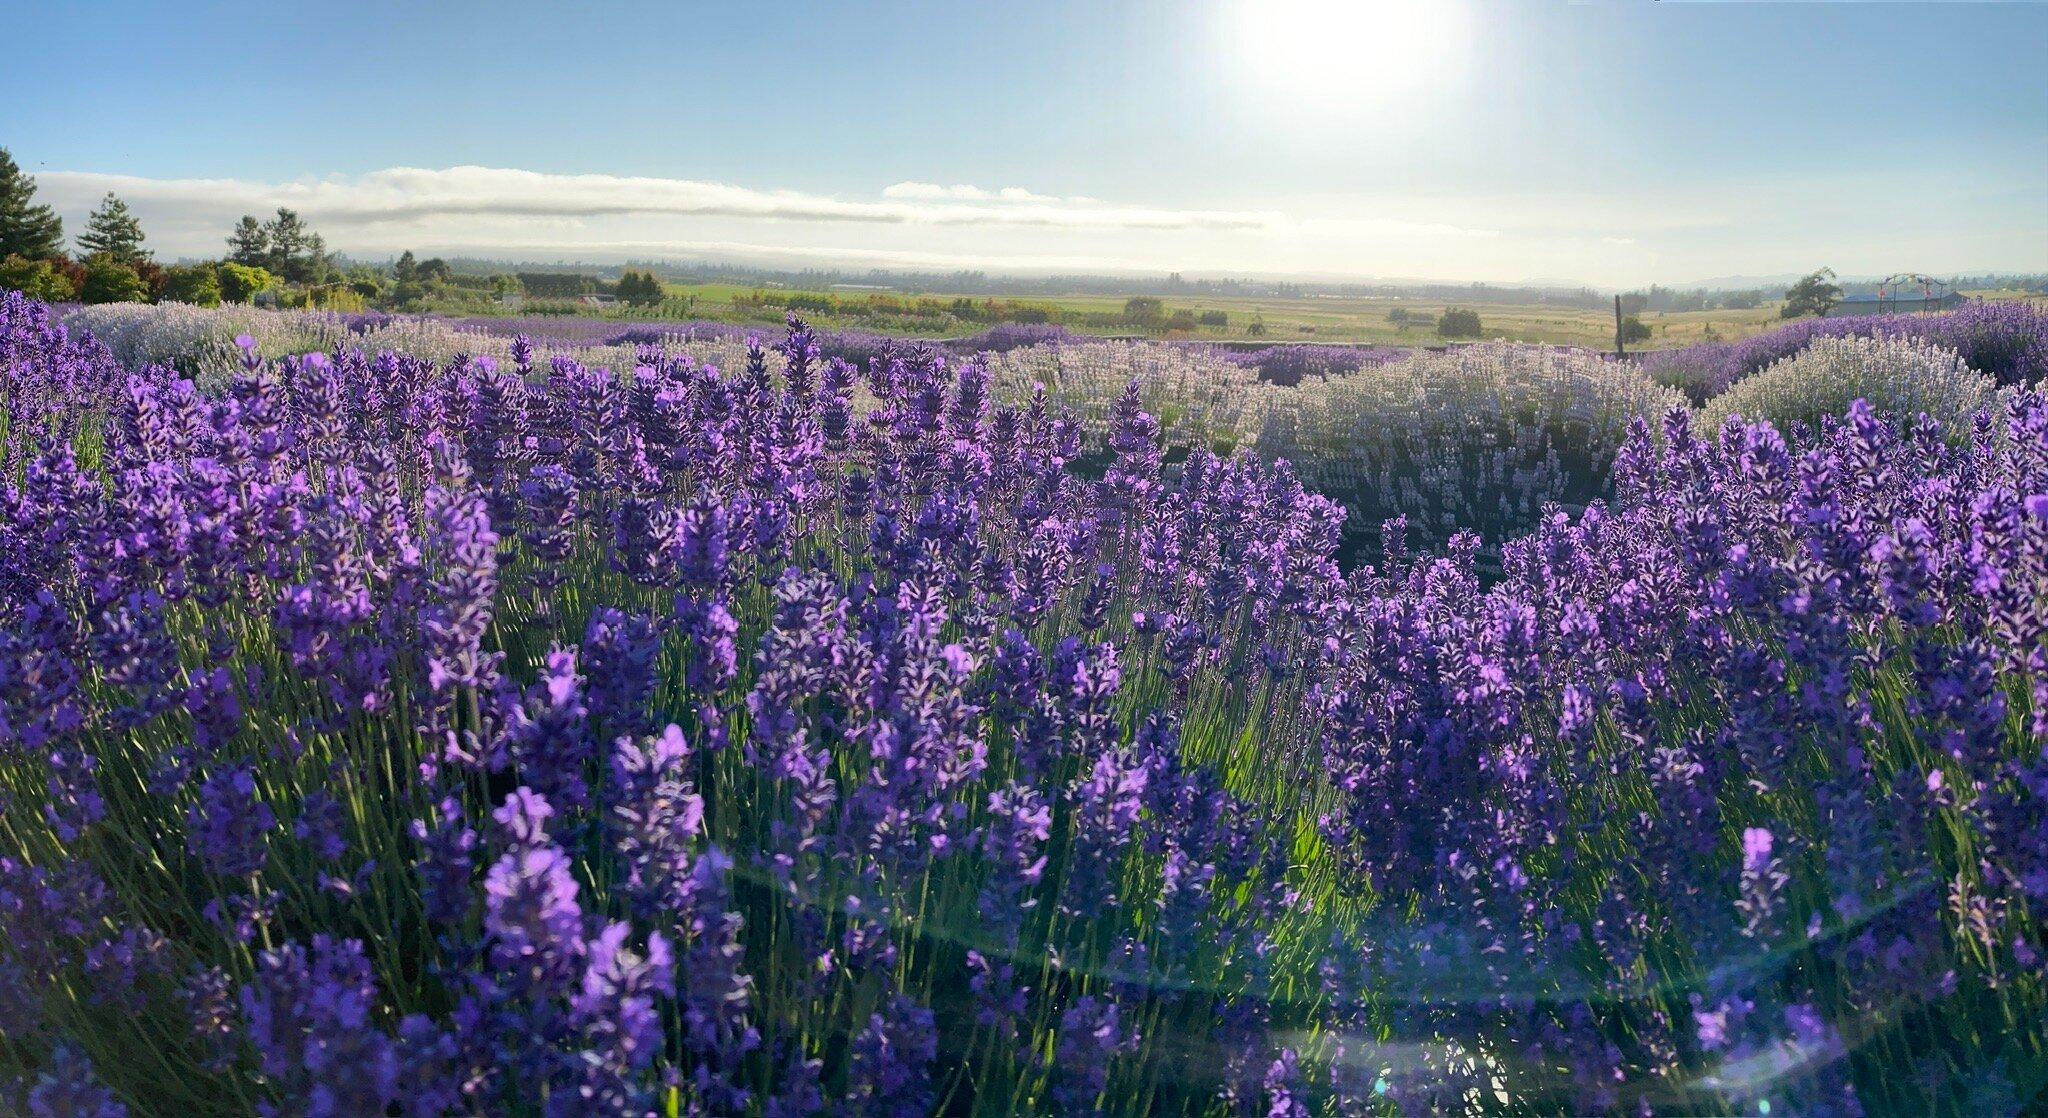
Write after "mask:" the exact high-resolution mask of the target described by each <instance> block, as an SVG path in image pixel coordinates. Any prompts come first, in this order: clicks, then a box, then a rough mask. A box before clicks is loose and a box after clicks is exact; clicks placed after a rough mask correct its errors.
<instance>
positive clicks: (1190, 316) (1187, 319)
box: [1166, 308, 1195, 330]
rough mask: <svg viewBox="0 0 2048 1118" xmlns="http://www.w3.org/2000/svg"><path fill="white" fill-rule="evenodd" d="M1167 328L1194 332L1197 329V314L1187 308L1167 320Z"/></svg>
mask: <svg viewBox="0 0 2048 1118" xmlns="http://www.w3.org/2000/svg"><path fill="white" fill-rule="evenodd" d="M1166 328H1167V329H1168V330H1193V329H1194V328H1195V312H1193V311H1191V310H1188V309H1186V308H1182V309H1180V310H1177V311H1175V312H1173V317H1172V318H1169V319H1167V320H1166Z"/></svg>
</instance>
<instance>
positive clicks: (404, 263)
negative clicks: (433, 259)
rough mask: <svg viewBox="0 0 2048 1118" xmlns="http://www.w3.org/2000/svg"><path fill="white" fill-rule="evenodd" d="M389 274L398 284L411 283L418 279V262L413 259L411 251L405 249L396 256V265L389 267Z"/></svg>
mask: <svg viewBox="0 0 2048 1118" xmlns="http://www.w3.org/2000/svg"><path fill="white" fill-rule="evenodd" d="M391 272H392V274H393V275H395V276H397V277H398V282H400V283H411V282H412V281H414V280H416V279H418V278H419V275H420V262H419V261H418V260H415V259H413V255H412V250H411V249H406V250H405V251H404V252H402V253H400V254H399V255H398V263H396V264H394V265H392V266H391Z"/></svg>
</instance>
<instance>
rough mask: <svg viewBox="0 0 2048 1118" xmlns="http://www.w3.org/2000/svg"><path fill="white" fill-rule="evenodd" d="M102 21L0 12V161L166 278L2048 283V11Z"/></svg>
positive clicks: (1723, 8) (10, 8) (1743, 8)
mask: <svg viewBox="0 0 2048 1118" xmlns="http://www.w3.org/2000/svg"><path fill="white" fill-rule="evenodd" d="M90 7H91V10H87V8H88V6H86V5H57V4H47V3H34V4H28V3H20V4H17V3H14V0H5V2H4V5H0V17H4V19H5V26H7V27H8V28H9V29H10V38H11V39H13V41H14V42H15V43H16V44H18V45H17V46H15V47H13V48H10V49H8V51H7V53H8V55H9V57H8V70H9V73H10V78H9V80H8V82H7V85H8V87H9V91H10V92H9V96H8V97H7V98H6V99H5V100H4V101H0V146H6V147H8V148H9V149H11V150H12V151H13V153H14V155H15V157H16V159H17V160H18V161H19V162H20V163H22V165H23V166H24V167H25V168H26V169H28V170H29V171H30V172H31V173H34V174H36V175H38V176H39V178H40V179H41V180H42V181H43V182H44V184H45V186H44V189H45V193H46V194H48V195H49V196H50V197H51V198H52V199H53V200H54V201H56V202H57V203H58V205H59V207H60V209H61V210H63V211H64V212H65V213H66V215H67V217H72V218H74V219H75V218H77V217H79V216H82V214H83V213H84V211H85V210H86V209H87V208H89V207H90V205H91V203H92V202H93V200H95V199H96V198H97V197H98V196H99V195H100V194H101V193H103V192H104V191H105V190H107V189H110V188H111V189H114V190H116V191H117V192H119V193H121V194H122V195H123V196H124V197H127V198H129V199H130V201H131V202H132V203H133V204H134V205H135V207H136V209H137V210H138V212H140V213H141V214H142V215H143V217H144V218H145V223H146V227H148V228H149V229H150V230H151V233H152V237H153V238H154V240H155V241H156V243H157V244H158V246H159V249H160V251H162V252H164V253H166V254H169V255H178V254H182V253H198V252H214V251H217V248H216V246H217V245H218V244H219V238H220V237H221V236H222V235H224V233H225V226H226V224H227V223H228V222H230V221H231V220H232V218H233V215H234V214H235V213H239V212H242V211H244V210H254V209H258V208H261V207H264V206H266V205H274V204H279V203H283V204H294V205H297V206H299V207H300V208H301V209H302V210H303V211H304V212H305V213H307V215H308V216H309V217H310V218H311V219H312V220H313V221H314V224H315V226H316V227H317V228H320V229H321V230H322V231H323V232H325V233H326V234H327V236H328V239H329V240H330V242H331V243H333V244H334V245H336V246H337V247H340V248H342V249H345V250H351V251H356V252H359V253H362V254H365V255H381V254H384V253H388V252H390V251H394V250H395V249H397V248H401V247H418V248H422V249H430V250H442V251H478V252H484V251H492V252H497V253H500V254H506V255H515V256H518V255H524V256H531V257H539V256H543V255H566V256H570V257H585V258H591V259H601V258H612V257H618V256H623V255H633V256H641V257H647V256H655V255H673V256H678V257H684V256H726V257H735V258H748V259H756V260H761V261H765V262H775V263H803V262H822V263H840V264H858V263H875V264H882V265H894V266H919V267H933V266H966V267H974V266H979V267H989V268H994V269H1014V270H1047V269H1051V270H1075V269H1084V270H1101V271H1112V270H1153V269H1156V270H1165V269H1169V268H1178V269H1181V270H1184V271H1190V272H1228V273H1291V274H1303V275H1379V276H1427V277H1433V278H1444V279H1487V280H1518V279H1531V278H1569V279H1580V280H1585V281H1588V282H1593V283H1598V284H1609V285H1620V284H1634V283H1641V282H1647V281H1651V280H1661V281H1665V282H1682V281H1687V280H1693V279H1701V278H1706V277H1711V276H1720V275H1728V274H1768V273H1778V272H1785V271H1792V270H1804V269H1806V268H1810V267H1814V266H1817V265H1820V264H1831V265H1833V266H1834V267H1836V268H1837V269H1838V270H1840V271H1843V272H1845V273H1848V272H1888V271H1892V270H1898V269H1919V270H1931V271H1953V270H1959V269H1993V268H1997V269H2015V270H2018V269H2048V82H2044V81H2043V80H2042V78H2041V60H2042V59H2043V58H2048V5H2044V4H1962V3H1939V4H1891V3H1860V4H1818V3H1815V4H1719V3H1698V4H1676V3H1663V4H1653V3H1598V4H1595V3H1587V4H1566V3H1552V2H1543V3H1538V2H1533V0H1531V2H1499V0H1440V2H1436V3H1429V4H1408V3H1398V2H1381V3H1366V4H1363V5H1360V4H1356V3H1349V4H1345V3H1335V2H1331V0H1281V2H1273V0H1264V2H1261V0H1217V2H1213V3H1186V4H1168V3H1136V4H1124V5H1119V4H1111V3H1069V2H1065V0H1053V2H1041V3H1032V4H1016V5H1007V4H986V5H984V4H968V3H952V4H923V3H876V4H871V5H864V6H858V7H856V6H852V5H822V4H821V5H800V4H792V5H775V6H772V10H771V6H769V5H758V6H757V5H746V4H730V3H725V4H717V5H709V6H703V7H701V8H700V7H698V6H695V5H652V4H649V5H636V4H580V5H575V6H569V5H554V4H538V3H520V2H516V0H505V2H500V3H496V4H488V5H486V4H434V5H422V4H409V5H396V4H390V5H386V4H368V5H358V6H353V7H351V8H349V9H348V10H345V11H344V10H340V8H339V6H331V5H321V6H318V9H317V10H315V6H313V5H298V4H275V3H272V4H264V5H207V6H184V5H159V4H141V3H135V4H102V5H93V6H90ZM24 48H26V49H24ZM918 184H925V185H918ZM954 187H966V188H971V189H951V188H954ZM940 188H946V189H940ZM1004 188H1011V194H1010V196H1009V197H1007V198H1006V197H1004V196H1003V194H1002V193H1001V192H1002V191H1003V189H1004Z"/></svg>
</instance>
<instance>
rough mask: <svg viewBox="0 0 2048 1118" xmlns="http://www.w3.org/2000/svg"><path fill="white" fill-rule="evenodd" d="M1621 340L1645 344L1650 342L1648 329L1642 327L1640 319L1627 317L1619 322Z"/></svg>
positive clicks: (1633, 316) (1644, 326)
mask: <svg viewBox="0 0 2048 1118" xmlns="http://www.w3.org/2000/svg"><path fill="white" fill-rule="evenodd" d="M1621 340H1622V341H1624V342H1647V341H1649V340H1650V328H1649V327H1648V326H1646V325H1644V323H1643V320H1642V319H1641V318H1638V317H1637V316H1635V315H1629V316H1628V317H1627V318H1624V319H1622V320H1621Z"/></svg>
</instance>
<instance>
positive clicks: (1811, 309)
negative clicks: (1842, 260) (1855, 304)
mask: <svg viewBox="0 0 2048 1118" xmlns="http://www.w3.org/2000/svg"><path fill="white" fill-rule="evenodd" d="M1834 279H1835V270H1834V269H1833V268H1822V269H1820V270H1819V271H1817V272H1810V273H1808V274H1807V275H1805V276H1803V277H1801V278H1800V280H1799V282H1798V283H1795V284H1793V285H1792V286H1791V287H1790V288H1788V289H1786V291H1785V305H1784V307H1782V308H1780V309H1779V311H1778V317H1780V318H1798V317H1799V316H1801V315H1808V314H1810V315H1816V316H1818V317H1820V318H1826V317H1827V316H1828V312H1829V311H1831V310H1834V309H1835V304H1837V303H1839V302H1841V301H1842V289H1841V288H1840V287H1838V286H1836V284H1835V282H1834Z"/></svg>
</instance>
